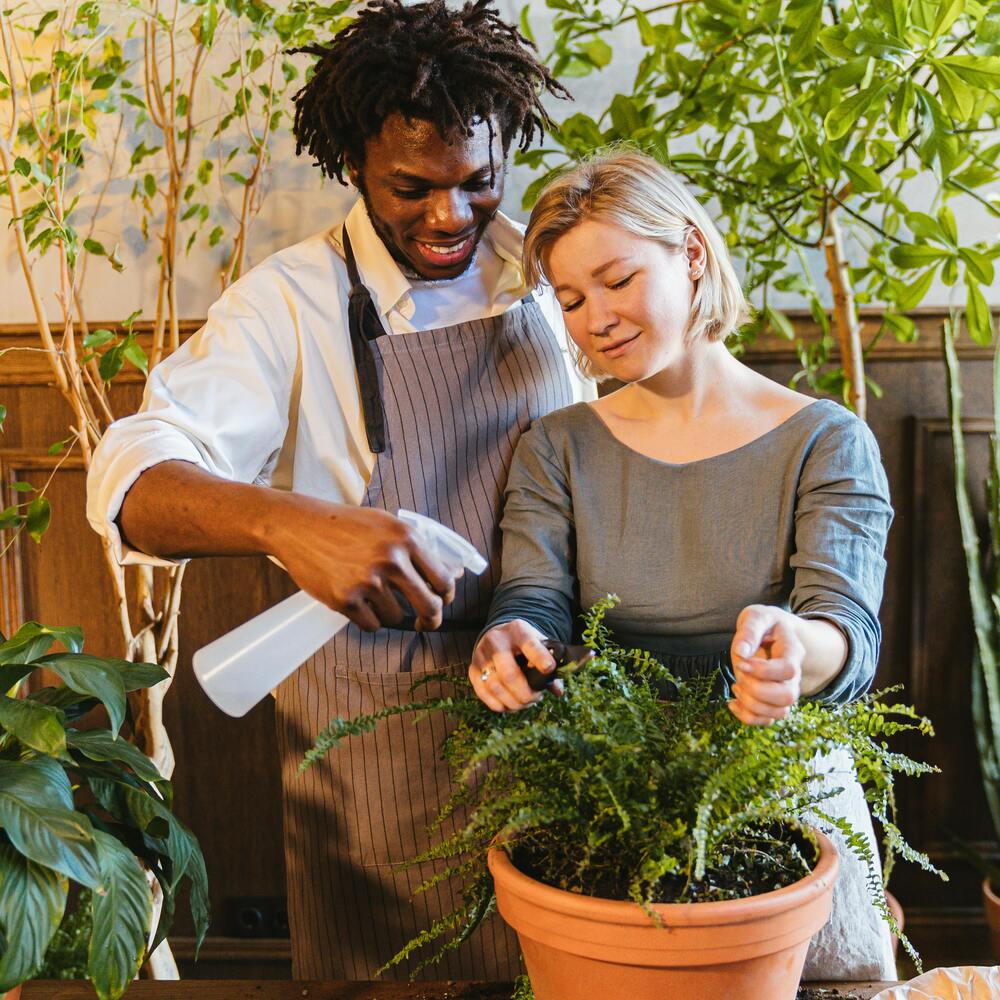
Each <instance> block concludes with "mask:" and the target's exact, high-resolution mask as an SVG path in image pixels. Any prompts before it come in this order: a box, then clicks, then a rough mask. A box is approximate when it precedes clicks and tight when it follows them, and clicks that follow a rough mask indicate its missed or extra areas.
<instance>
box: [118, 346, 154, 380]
mask: <svg viewBox="0 0 1000 1000" xmlns="http://www.w3.org/2000/svg"><path fill="white" fill-rule="evenodd" d="M123 353H124V355H125V357H126V358H127V359H128V360H129V361H131V362H132V364H133V365H135V367H136V368H138V369H139V371H141V372H142V374H143V375H148V374H149V360H148V358H147V357H146V352H145V351H144V350H143V349H142V346H141V345H140V344H139V343H138V342H137V341H135V340H131V341H129V342H128V343H127V344H125V347H124V351H123Z"/></svg>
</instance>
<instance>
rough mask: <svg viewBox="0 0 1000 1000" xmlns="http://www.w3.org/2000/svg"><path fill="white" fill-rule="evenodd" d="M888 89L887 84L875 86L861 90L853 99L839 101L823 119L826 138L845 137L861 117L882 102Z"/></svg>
mask: <svg viewBox="0 0 1000 1000" xmlns="http://www.w3.org/2000/svg"><path fill="white" fill-rule="evenodd" d="M888 89H889V86H888V84H884V83H882V84H875V85H873V86H871V87H869V88H868V89H867V90H862V91H860V92H859V93H857V94H855V95H854V96H853V97H849V98H848V99H847V100H846V101H841V102H840V103H839V104H838V105H837V106H836V107H834V108H832V109H831V110H830V111H828V112H827V115H826V117H825V118H824V119H823V127H824V128H825V129H826V134H827V137H828V138H830V139H834V140H835V139H840V138H842V137H843V136H845V135H847V133H848V132H849V131H850V130H851V127H852V126H853V125H854V123H855V122H856V121H857V120H858V119H859V118H860V117H861V116H862V115H864V114H865V113H866V112H867V111H868V110H869V109H870V108H871V107H872V106H873V105H875V104H876V103H877V102H879V101H882V100H884V98H885V95H886V93H887V91H888Z"/></svg>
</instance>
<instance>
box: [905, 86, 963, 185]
mask: <svg viewBox="0 0 1000 1000" xmlns="http://www.w3.org/2000/svg"><path fill="white" fill-rule="evenodd" d="M914 92H915V94H916V98H917V105H918V107H919V109H920V119H919V122H920V143H919V144H918V146H917V152H918V153H919V154H920V159H921V160H922V161H923V162H924V163H925V164H927V165H928V166H931V167H933V166H934V165H935V163H936V164H937V166H938V168H939V171H940V176H941V177H942V178H944V177H947V176H948V175H949V174H950V173H951V170H952V167H954V166H955V164H956V163H957V162H958V159H959V150H958V138H957V137H956V136H955V134H954V132H953V131H952V127H951V122H950V120H949V118H948V116H947V115H946V114H945V111H944V108H942V107H941V102H940V101H939V100H938V99H937V98H936V97H935V96H934V95H933V94H932V93H930V91H928V90H927V89H926V88H925V87H921V86H916V85H915V86H914Z"/></svg>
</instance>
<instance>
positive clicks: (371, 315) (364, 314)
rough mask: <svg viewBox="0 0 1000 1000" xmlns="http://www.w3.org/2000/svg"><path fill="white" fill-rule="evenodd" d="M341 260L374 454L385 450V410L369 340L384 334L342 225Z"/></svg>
mask: <svg viewBox="0 0 1000 1000" xmlns="http://www.w3.org/2000/svg"><path fill="white" fill-rule="evenodd" d="M344 262H345V263H346V264H347V276H348V278H350V281H351V294H350V299H349V302H348V308H347V313H348V323H349V326H350V334H351V348H352V350H353V351H354V365H355V368H356V369H357V372H358V387H359V389H360V392H361V410H362V412H363V413H364V418H365V434H366V435H367V437H368V447H369V448H370V449H371V450H372V451H373V452H375V453H376V454H378V453H379V452H383V451H385V411H384V410H383V408H382V392H381V389H380V388H379V384H378V369H377V368H376V366H375V349H374V347H373V346H372V342H373V341H374V340H376V339H377V338H378V337H382V336H384V335H385V329H384V328H383V326H382V321H381V320H380V319H379V317H378V312H377V311H376V309H375V303H374V302H372V297H371V293H370V292H369V291H368V289H367V288H366V287H365V286H364V285H363V284H362V282H361V278H360V276H359V275H358V266H357V263H356V262H355V260H354V251H353V250H352V249H351V240H350V237H349V236H348V235H347V226H346V225H345V226H344Z"/></svg>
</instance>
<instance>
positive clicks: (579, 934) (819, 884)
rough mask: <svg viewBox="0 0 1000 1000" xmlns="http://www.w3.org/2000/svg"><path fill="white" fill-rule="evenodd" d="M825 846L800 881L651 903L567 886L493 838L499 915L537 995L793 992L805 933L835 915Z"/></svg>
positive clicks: (773, 998)
mask: <svg viewBox="0 0 1000 1000" xmlns="http://www.w3.org/2000/svg"><path fill="white" fill-rule="evenodd" d="M817 837H818V840H819V844H820V856H819V859H818V861H817V863H816V866H815V868H814V870H813V871H812V873H811V874H809V875H808V876H807V877H806V878H804V879H802V880H801V881H799V882H796V883H795V884H794V885H790V886H786V887H785V888H784V889H777V890H774V891H773V892H767V893H762V894H761V895H759V896H753V897H750V898H748V899H736V900H725V901H721V902H710V903H667V904H658V905H656V906H655V907H654V909H655V910H656V912H657V914H658V916H659V918H660V920H661V922H662V926H659V927H658V926H657V925H656V923H655V922H654V921H653V920H652V918H651V917H650V916H648V915H647V914H646V913H645V912H643V910H642V909H641V908H640V907H639V906H637V905H636V904H635V903H632V902H623V901H620V900H611V899H598V898H596V897H594V896H582V895H579V894H577V893H571V892H564V891H563V890H562V889H555V888H553V887H552V886H548V885H544V884H543V883H541V882H538V881H536V880H535V879H532V878H529V877H528V876H527V875H524V874H523V873H521V872H519V871H518V870H517V869H516V868H515V867H514V865H513V864H512V863H511V861H510V858H509V857H508V856H507V853H506V852H505V851H504V850H502V849H500V848H494V849H492V850H491V851H490V853H489V859H488V860H489V866H490V871H491V872H492V874H493V880H494V884H495V886H496V895H497V908H498V909H499V911H500V915H501V916H502V917H503V918H504V920H506V921H507V923H508V924H510V926H511V927H512V928H513V929H514V931H515V932H516V933H517V936H518V939H519V941H520V944H521V951H522V953H523V954H524V961H525V964H526V965H527V970H528V976H529V978H530V979H531V985H532V988H533V989H534V993H535V997H536V1000H595V998H613V997H628V998H629V1000H663V998H664V997H691V998H695V997H697V998H698V1000H761V998H762V997H767V998H768V1000H794V997H795V994H796V992H797V990H798V986H799V980H800V978H801V974H802V966H803V964H804V963H805V958H806V950H807V949H808V947H809V939H810V938H811V937H812V936H813V934H815V933H816V931H818V930H819V929H820V928H821V927H822V926H823V925H824V924H825V923H826V922H827V920H828V919H829V917H830V907H831V903H832V899H833V884H834V882H835V881H836V879H837V874H838V871H839V868H840V862H839V860H838V858H837V851H836V848H835V847H834V846H833V844H832V843H831V842H830V840H829V839H828V838H827V837H824V836H823V835H822V834H819V833H817Z"/></svg>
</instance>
